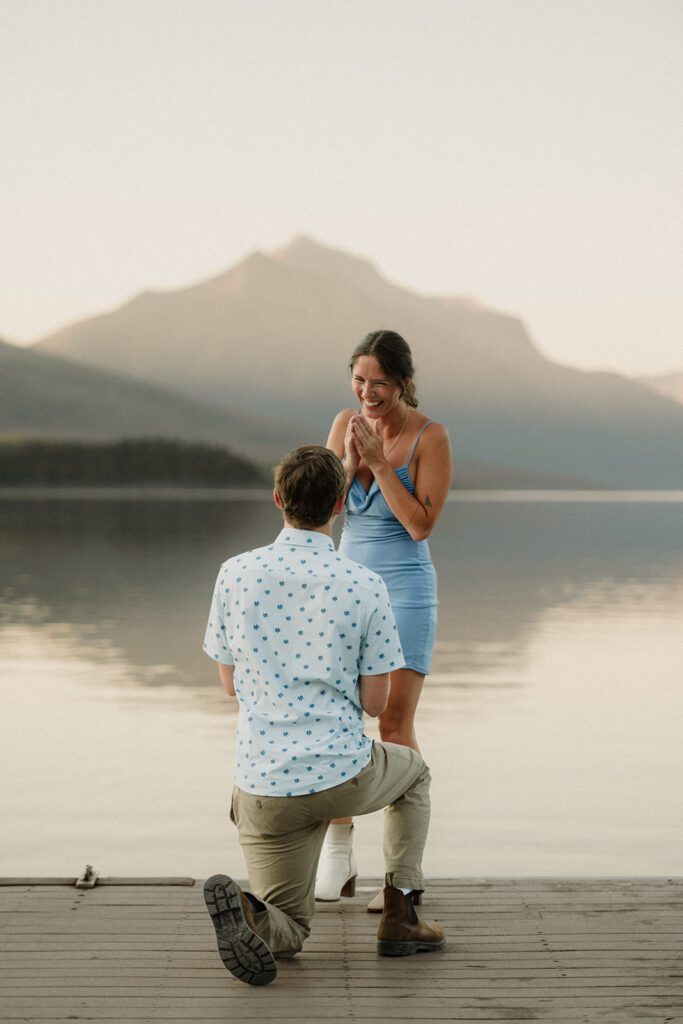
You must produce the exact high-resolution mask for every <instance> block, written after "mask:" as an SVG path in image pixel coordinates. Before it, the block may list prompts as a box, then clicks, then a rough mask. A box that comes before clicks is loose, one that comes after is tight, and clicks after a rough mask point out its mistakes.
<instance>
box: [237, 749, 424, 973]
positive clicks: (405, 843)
mask: <svg viewBox="0 0 683 1024" xmlns="http://www.w3.org/2000/svg"><path fill="white" fill-rule="evenodd" d="M429 783H430V775H429V768H428V767H427V765H426V764H425V763H424V761H423V760H422V758H421V757H420V755H419V754H418V753H416V752H415V751H414V750H411V749H410V747H402V746H398V745H397V744H396V743H377V742H375V743H373V745H372V760H371V761H370V763H369V764H368V765H367V767H365V768H364V769H363V770H362V771H361V772H360V773H359V774H358V775H356V777H355V778H353V779H349V780H348V782H344V783H342V785H341V786H334V787H333V788H332V789H326V790H323V791H322V792H321V793H311V794H309V795H306V796H290V797H287V796H284V797H274V796H254V795H253V794H251V793H245V792H244V790H241V789H237V788H235V789H234V791H233V797H232V809H231V813H230V816H231V818H232V820H233V821H234V822H235V824H236V825H237V828H238V830H239V839H240V845H241V847H242V852H243V853H244V857H245V860H246V862H247V868H248V871H249V880H250V883H251V885H252V886H253V892H254V895H255V896H257V897H258V899H259V900H261V901H262V903H263V905H264V909H262V910H256V911H255V913H254V919H255V921H256V930H257V932H258V933H259V935H260V936H261V938H262V939H263V940H264V941H265V942H266V943H267V944H268V946H269V947H270V949H271V951H272V952H273V954H275V955H276V956H280V957H286V956H293V955H294V954H295V953H297V952H298V951H299V950H300V949H301V948H302V946H303V944H304V940H305V939H306V938H307V937H308V936H309V935H310V931H311V928H310V925H311V920H312V918H313V914H314V913H315V873H316V868H317V866H318V858H319V857H320V850H321V848H322V845H323V840H324V838H325V832H326V831H327V826H328V824H329V822H330V820H331V819H332V818H346V817H350V816H353V815H358V814H370V813H372V812H373V811H378V810H380V809H381V808H382V807H384V808H386V810H385V818H384V862H385V871H387V872H393V874H394V884H395V885H397V886H400V887H401V888H406V889H423V888H424V878H423V875H422V852H423V850H424V846H425V842H426V839H427V830H428V828H429Z"/></svg>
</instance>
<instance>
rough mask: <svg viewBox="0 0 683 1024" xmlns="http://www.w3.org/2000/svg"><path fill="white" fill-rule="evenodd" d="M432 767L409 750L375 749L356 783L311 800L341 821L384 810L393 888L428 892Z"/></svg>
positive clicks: (376, 746)
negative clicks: (426, 855)
mask: <svg viewBox="0 0 683 1024" xmlns="http://www.w3.org/2000/svg"><path fill="white" fill-rule="evenodd" d="M430 780H431V776H430V774H429V768H428V767H427V765H426V764H425V762H424V761H423V759H422V758H421V757H420V755H419V754H418V753H417V752H416V751H415V750H412V749H411V748H410V747H403V746H399V745H398V744H396V743H378V742H375V743H373V745H372V760H371V761H370V764H369V765H368V766H367V767H366V768H364V769H363V771H361V772H360V774H359V775H357V776H356V777H355V778H354V779H350V780H349V781H348V782H345V783H344V784H343V785H341V786H335V787H334V789H328V790H325V791H324V792H323V793H317V794H315V796H312V797H309V798H308V799H309V800H311V801H314V802H315V809H316V811H317V812H318V813H319V814H320V815H321V816H323V815H327V816H329V817H331V818H332V817H335V818H342V817H347V816H351V815H357V814H370V813H372V812H373V811H378V810H381V809H382V808H383V807H384V808H386V811H385V818H384V860H385V871H386V872H387V874H393V876H394V885H396V886H399V887H400V888H404V889H413V890H418V891H421V890H422V889H424V876H423V874H422V854H423V852H424V848H425V844H426V841H427V832H428V829H429V783H430Z"/></svg>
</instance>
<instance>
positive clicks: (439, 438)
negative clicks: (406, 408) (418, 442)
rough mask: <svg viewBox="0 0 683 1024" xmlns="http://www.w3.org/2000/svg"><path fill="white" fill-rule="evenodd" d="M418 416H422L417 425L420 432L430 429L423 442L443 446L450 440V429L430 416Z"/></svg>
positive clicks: (421, 414) (423, 435) (424, 435)
mask: <svg viewBox="0 0 683 1024" xmlns="http://www.w3.org/2000/svg"><path fill="white" fill-rule="evenodd" d="M418 415H419V416H420V420H419V421H418V423H417V427H418V430H424V428H425V427H427V428H428V429H426V430H424V433H423V434H422V440H423V441H426V442H427V444H442V443H443V442H444V441H447V440H448V427H446V426H444V424H443V423H438V422H437V421H436V420H433V419H431V418H430V417H429V416H425V414H424V413H419V414H418Z"/></svg>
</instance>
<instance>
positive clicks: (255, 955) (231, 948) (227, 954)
mask: <svg viewBox="0 0 683 1024" xmlns="http://www.w3.org/2000/svg"><path fill="white" fill-rule="evenodd" d="M204 902H205V903H206V909H207V910H208V912H209V914H210V915H211V920H212V922H213V926H214V928H215V929H216V942H217V943H218V955H219V956H220V958H221V960H222V961H223V965H224V966H225V968H226V970H228V971H230V973H231V974H232V975H233V976H234V977H235V978H237V979H238V981H243V982H244V983H245V984H246V985H269V984H270V983H271V981H274V980H275V977H276V975H277V965H276V963H275V957H274V956H273V954H272V953H271V951H270V950H269V949H268V946H267V945H266V944H265V942H264V941H263V939H262V938H260V937H259V936H258V935H257V934H256V932H254V931H252V930H251V928H250V927H249V925H248V924H247V919H246V917H245V916H244V908H243V907H242V899H241V896H240V890H239V889H238V887H237V885H236V883H235V882H233V880H232V878H230V876H229V875H212V876H211V878H207V880H206V882H205V883H204Z"/></svg>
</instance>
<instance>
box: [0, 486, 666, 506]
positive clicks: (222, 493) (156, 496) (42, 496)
mask: <svg viewBox="0 0 683 1024" xmlns="http://www.w3.org/2000/svg"><path fill="white" fill-rule="evenodd" d="M272 500H273V498H272V490H270V489H268V488H263V487H259V488H254V487H191V486H190V487H178V486H159V485H149V486H147V485H130V486H111V485H107V484H102V485H100V486H77V485H60V484H54V485H50V486H45V485H33V486H26V485H6V486H3V485H0V501H205V502H208V501H243V502H249V501H258V502H270V501H272ZM448 501H449V502H453V503H459V502H462V503H467V502H500V503H504V502H556V503H560V502H574V503H592V502H595V503H599V502H602V503H604V502H617V503H624V502H634V503H638V502H641V503H650V504H652V503H654V504H658V503H661V504H683V489H681V490H656V491H647V490H632V491H629V490H606V489H596V490H590V491H589V490H558V489H547V490H541V489H531V488H529V489H528V490H522V489H517V490H513V489H502V488H501V489H495V488H491V489H490V490H474V489H472V490H466V489H460V490H456V491H450V493H449V495H448Z"/></svg>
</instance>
